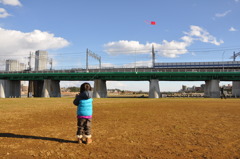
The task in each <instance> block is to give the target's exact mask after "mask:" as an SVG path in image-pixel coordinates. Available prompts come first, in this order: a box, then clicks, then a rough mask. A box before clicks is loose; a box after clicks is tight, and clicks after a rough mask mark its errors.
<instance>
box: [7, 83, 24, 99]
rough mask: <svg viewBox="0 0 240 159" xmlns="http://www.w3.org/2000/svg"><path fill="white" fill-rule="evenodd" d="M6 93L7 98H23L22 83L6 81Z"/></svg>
mask: <svg viewBox="0 0 240 159" xmlns="http://www.w3.org/2000/svg"><path fill="white" fill-rule="evenodd" d="M3 88H4V92H5V97H6V98H20V97H21V81H11V80H5V81H4V87H3Z"/></svg>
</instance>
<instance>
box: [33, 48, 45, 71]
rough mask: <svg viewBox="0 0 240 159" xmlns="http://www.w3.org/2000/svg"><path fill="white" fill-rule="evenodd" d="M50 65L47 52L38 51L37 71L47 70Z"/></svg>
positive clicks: (36, 58) (36, 55)
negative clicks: (48, 64)
mask: <svg viewBox="0 0 240 159" xmlns="http://www.w3.org/2000/svg"><path fill="white" fill-rule="evenodd" d="M47 63H48V52H47V51H40V50H38V51H36V53H35V71H41V70H46V69H47Z"/></svg>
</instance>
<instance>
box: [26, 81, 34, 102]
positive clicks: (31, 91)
mask: <svg viewBox="0 0 240 159" xmlns="http://www.w3.org/2000/svg"><path fill="white" fill-rule="evenodd" d="M33 83H34V81H29V82H28V94H27V97H28V98H32V97H33V94H34V87H33Z"/></svg>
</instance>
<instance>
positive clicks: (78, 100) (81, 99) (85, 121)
mask: <svg viewBox="0 0 240 159" xmlns="http://www.w3.org/2000/svg"><path fill="white" fill-rule="evenodd" d="M92 94H93V93H92V87H91V85H90V84H89V83H83V84H82V85H81V86H80V93H79V94H77V95H76V97H75V99H74V101H73V104H74V105H76V106H78V107H77V119H78V122H77V126H78V129H77V138H78V143H82V142H83V138H84V137H85V138H86V144H90V143H92V135H91V123H92V101H93V99H92Z"/></svg>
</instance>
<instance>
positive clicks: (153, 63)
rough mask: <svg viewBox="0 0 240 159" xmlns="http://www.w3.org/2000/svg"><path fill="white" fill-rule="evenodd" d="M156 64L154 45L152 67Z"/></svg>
mask: <svg viewBox="0 0 240 159" xmlns="http://www.w3.org/2000/svg"><path fill="white" fill-rule="evenodd" d="M154 66H155V51H154V45H152V67H153V68H154Z"/></svg>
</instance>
